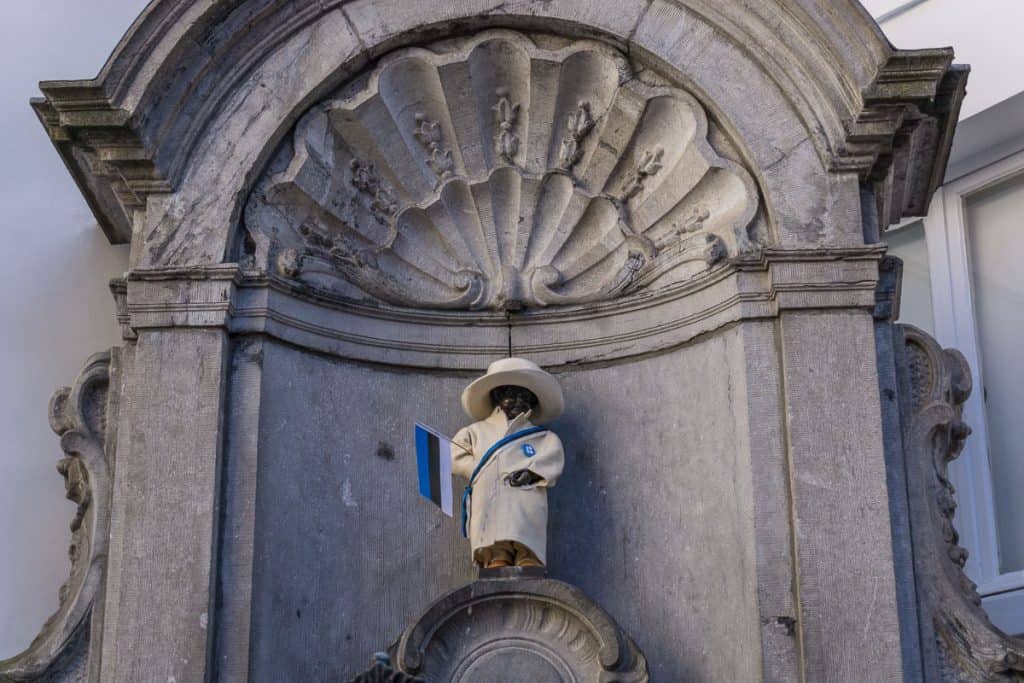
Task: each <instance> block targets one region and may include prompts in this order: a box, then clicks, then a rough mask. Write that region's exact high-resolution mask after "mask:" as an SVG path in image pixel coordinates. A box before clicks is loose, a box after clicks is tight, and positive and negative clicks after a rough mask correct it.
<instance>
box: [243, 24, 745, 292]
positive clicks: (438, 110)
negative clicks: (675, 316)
mask: <svg viewBox="0 0 1024 683" xmlns="http://www.w3.org/2000/svg"><path fill="white" fill-rule="evenodd" d="M447 45H448V46H449V47H448V48H447V49H442V50H438V51H431V50H427V49H420V48H416V49H407V50H402V51H400V52H397V53H394V54H392V55H391V56H389V57H387V58H385V59H384V60H382V62H381V63H380V64H379V65H378V66H377V67H376V68H375V69H374V70H373V71H372V72H370V73H369V74H368V75H367V76H365V77H363V78H362V79H357V81H356V82H355V83H353V84H350V85H349V86H348V87H347V88H346V89H344V90H343V91H342V92H341V94H340V95H339V96H338V97H336V98H334V99H330V100H328V101H325V102H323V103H321V104H319V105H317V106H315V107H314V108H313V109H312V110H310V111H309V112H307V113H306V114H305V115H304V116H303V117H302V119H300V121H299V123H298V124H297V126H296V129H295V133H294V136H293V138H292V140H291V141H290V144H286V145H285V146H284V147H283V148H282V150H281V151H280V152H279V154H278V157H277V159H276V160H275V161H274V162H272V163H271V165H270V168H269V170H268V171H267V172H266V173H265V174H264V176H263V177H262V178H261V180H260V181H259V182H258V184H257V186H256V188H255V190H254V192H253V194H252V196H251V198H250V200H249V203H248V205H247V208H246V218H245V220H246V226H247V229H248V233H249V234H250V236H251V237H252V238H253V241H254V242H255V243H256V245H257V249H256V253H257V258H259V257H260V255H262V257H263V258H265V259H266V260H267V261H269V262H271V263H272V264H273V265H274V267H275V268H276V270H277V273H278V274H279V275H280V276H283V277H286V278H292V279H298V280H301V281H305V282H307V283H309V284H314V285H316V286H319V287H322V288H326V289H328V290H332V291H334V292H336V293H339V294H341V295H343V296H350V297H356V298H364V299H365V298H367V296H369V297H371V298H373V299H377V300H380V301H383V302H387V303H390V304H395V305H400V306H410V307H416V308H438V309H508V310H515V309H519V308H523V307H542V306H550V305H562V304H580V303H587V302H594V301H602V300H607V299H612V298H615V297H619V296H623V295H628V294H630V293H631V292H634V291H636V290H639V289H641V288H645V287H650V286H652V285H653V284H655V283H659V284H664V283H665V282H674V281H679V280H680V279H685V278H687V277H692V276H693V275H694V274H696V273H699V272H701V271H703V270H706V269H708V268H709V267H710V266H711V265H713V264H714V263H715V262H716V261H718V260H720V259H722V258H723V257H726V256H735V255H737V254H740V253H743V252H746V251H749V250H751V249H752V248H753V245H752V243H751V241H750V238H749V235H748V226H750V224H751V222H752V220H753V218H754V216H755V213H756V211H757V196H758V195H757V191H756V189H755V186H754V183H753V181H752V179H751V177H750V175H749V174H748V173H747V172H746V171H745V170H743V169H742V168H741V167H740V166H739V165H738V164H736V163H734V162H732V161H730V160H728V159H725V158H723V157H721V156H720V155H719V154H717V153H716V151H715V150H714V149H713V148H712V146H711V145H710V144H709V142H708V139H707V138H708V123H707V117H706V115H705V113H704V110H703V109H702V108H701V106H700V105H699V104H698V103H697V101H696V100H695V99H694V98H693V97H691V96H690V95H689V94H687V93H686V92H684V91H682V90H679V89H677V88H672V87H667V86H656V85H649V84H645V83H642V82H641V81H640V80H638V79H635V78H633V77H632V74H631V71H630V68H629V66H628V63H627V62H626V60H625V58H624V57H623V56H622V55H621V54H620V53H618V52H617V51H615V50H614V49H612V48H610V47H608V46H606V45H603V44H600V43H596V42H574V43H572V44H570V45H568V46H566V47H561V48H557V49H546V48H542V47H539V46H538V45H537V44H535V43H534V42H533V41H532V40H531V39H530V38H528V37H526V36H524V35H522V34H519V33H514V32H509V31H490V32H486V33H483V34H480V35H478V36H476V37H474V38H471V39H467V40H463V41H461V42H459V43H457V44H455V45H454V47H452V43H448V44H447Z"/></svg>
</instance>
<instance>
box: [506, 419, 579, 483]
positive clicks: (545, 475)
mask: <svg viewBox="0 0 1024 683" xmlns="http://www.w3.org/2000/svg"><path fill="white" fill-rule="evenodd" d="M533 445H534V448H536V449H537V453H536V454H535V455H533V456H529V457H527V456H525V455H520V454H519V451H518V449H516V450H515V451H513V452H514V453H515V456H513V457H511V458H506V459H505V460H504V461H503V462H502V469H503V470H504V471H503V472H502V473H501V474H502V476H503V477H504V476H508V475H509V474H511V473H512V472H515V471H517V470H530V471H531V472H533V473H534V474H536V475H537V476H538V477H541V481H538V482H537V483H536V484H534V486H548V487H551V486H554V485H555V482H557V481H558V478H559V477H560V476H562V469H563V468H564V467H565V453H564V452H563V450H562V440H561V439H559V438H558V435H557V434H555V433H554V432H546V433H545V434H544V438H543V439H540V440H539V441H538V442H536V443H534V444H533Z"/></svg>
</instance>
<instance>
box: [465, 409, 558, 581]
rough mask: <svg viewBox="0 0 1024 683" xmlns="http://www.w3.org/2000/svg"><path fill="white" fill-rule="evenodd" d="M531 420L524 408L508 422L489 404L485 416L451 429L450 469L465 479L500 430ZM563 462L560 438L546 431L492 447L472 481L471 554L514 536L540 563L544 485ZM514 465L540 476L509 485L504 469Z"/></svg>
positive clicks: (543, 538)
mask: <svg viewBox="0 0 1024 683" xmlns="http://www.w3.org/2000/svg"><path fill="white" fill-rule="evenodd" d="M532 426H533V424H532V423H531V422H530V413H529V412H527V413H524V414H522V415H519V416H517V417H516V418H515V419H514V420H512V421H511V422H510V421H509V420H508V418H507V417H505V413H503V412H502V411H501V409H500V408H495V409H494V412H492V413H491V415H490V417H488V418H487V419H485V420H480V421H479V422H474V423H473V424H471V425H470V426H468V427H465V428H464V429H461V430H459V432H458V434H456V435H455V438H454V443H453V444H452V472H453V473H454V474H456V475H458V476H460V477H463V478H465V479H469V477H470V475H471V474H472V472H473V469H474V468H475V467H476V465H477V463H478V462H479V461H480V459H481V458H482V457H483V455H484V453H486V452H487V449H489V448H490V447H491V446H492V445H494V444H495V443H497V442H498V441H499V440H501V439H502V438H504V437H505V436H508V435H510V434H514V433H516V432H518V431H520V430H523V429H528V428H529V427H532ZM531 453H532V454H531ZM564 464H565V456H564V454H563V452H562V442H561V440H560V439H559V438H558V436H557V435H556V434H555V433H554V432H551V431H546V432H540V433H537V434H531V435H530V436H527V437H524V438H522V439H516V440H515V441H513V442H511V443H509V444H506V445H505V446H502V447H501V448H500V449H498V450H497V451H496V452H495V453H494V454H493V455H492V456H491V458H490V460H489V461H488V463H487V464H486V465H484V467H483V469H481V470H480V473H479V474H478V475H477V478H476V481H475V482H474V483H473V496H472V499H471V503H470V506H469V540H470V543H471V544H472V546H473V552H474V554H475V553H476V551H477V549H479V548H486V547H488V546H491V545H494V544H495V543H496V542H498V541H518V542H519V543H522V544H523V545H525V546H526V547H527V548H529V549H530V550H532V551H533V553H534V554H535V555H536V556H537V559H539V560H540V561H541V562H542V563H545V564H546V563H547V562H546V555H547V532H548V528H547V527H548V494H547V489H548V488H549V487H551V486H554V485H555V482H556V481H558V477H559V476H560V475H561V474H562V467H563V466H564ZM518 470H530V471H531V472H533V473H535V474H536V475H538V476H540V477H542V480H541V481H539V482H537V483H536V484H533V485H531V486H520V487H515V486H512V485H511V484H509V481H508V479H509V475H511V474H512V473H513V472H516V471H518Z"/></svg>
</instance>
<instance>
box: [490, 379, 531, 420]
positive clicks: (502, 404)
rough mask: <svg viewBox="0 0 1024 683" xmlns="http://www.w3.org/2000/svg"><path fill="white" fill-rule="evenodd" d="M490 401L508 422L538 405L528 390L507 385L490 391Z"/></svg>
mask: <svg viewBox="0 0 1024 683" xmlns="http://www.w3.org/2000/svg"><path fill="white" fill-rule="evenodd" d="M491 400H492V401H493V402H494V405H496V406H498V407H499V408H501V412H503V413H505V416H506V417H507V418H508V419H510V420H514V419H515V418H516V417H518V416H519V415H522V414H523V413H525V412H526V411H527V410H532V409H533V408H536V407H537V404H538V403H539V401H538V400H537V397H536V396H534V394H533V392H532V391H530V390H529V389H524V388H523V387H517V386H512V385H508V384H506V385H505V386H500V387H496V388H494V389H491Z"/></svg>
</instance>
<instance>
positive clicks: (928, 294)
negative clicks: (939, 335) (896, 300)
mask: <svg viewBox="0 0 1024 683" xmlns="http://www.w3.org/2000/svg"><path fill="white" fill-rule="evenodd" d="M885 241H886V242H888V244H889V252H888V253H889V254H890V255H892V256H897V257H899V258H901V259H903V289H902V291H901V292H900V317H899V321H900V322H901V323H910V324H911V325H916V326H917V327H920V328H921V329H922V330H924V331H925V332H927V333H928V334H931V335H934V334H935V321H934V319H933V317H932V281H931V273H929V272H928V247H927V246H926V245H925V241H924V224H923V223H921V221H917V222H916V223H911V224H910V225H908V226H906V227H903V228H900V229H899V230H892V231H890V232H887V233H885Z"/></svg>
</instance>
